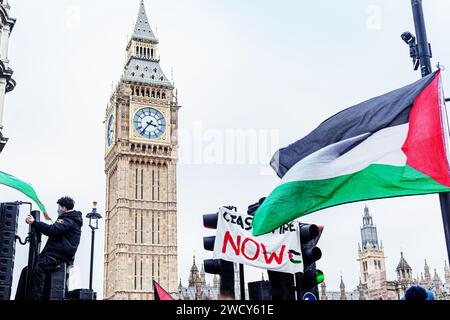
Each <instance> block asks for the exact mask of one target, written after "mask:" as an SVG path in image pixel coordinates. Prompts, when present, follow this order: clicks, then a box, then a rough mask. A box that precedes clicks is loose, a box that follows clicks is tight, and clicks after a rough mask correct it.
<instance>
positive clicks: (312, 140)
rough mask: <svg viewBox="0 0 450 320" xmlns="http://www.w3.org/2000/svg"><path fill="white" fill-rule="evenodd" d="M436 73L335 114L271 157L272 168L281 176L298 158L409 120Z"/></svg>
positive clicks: (300, 158)
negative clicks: (414, 107)
mask: <svg viewBox="0 0 450 320" xmlns="http://www.w3.org/2000/svg"><path fill="white" fill-rule="evenodd" d="M435 77H436V73H433V74H431V75H429V76H427V77H426V78H423V79H421V80H419V81H417V82H415V83H413V84H410V85H408V86H406V87H404V88H401V89H398V90H395V91H392V92H389V93H387V94H384V95H382V96H379V97H376V98H373V99H371V100H368V101H365V102H363V103H361V104H358V105H356V106H353V107H350V108H348V109H345V110H344V111H342V112H340V113H338V114H336V115H334V116H332V117H331V118H329V119H328V120H326V121H324V122H323V123H322V124H321V125H320V126H319V127H318V128H317V129H315V130H314V131H313V132H311V133H310V134H309V135H308V136H306V137H305V138H303V139H301V140H299V141H297V142H295V143H294V144H292V145H290V146H289V147H287V148H284V149H281V150H279V151H278V152H277V153H276V154H275V155H274V157H273V158H272V161H271V166H272V168H273V169H274V170H275V172H276V173H277V174H278V176H279V177H280V178H282V177H284V175H285V174H286V172H288V171H289V169H290V168H291V167H292V166H294V165H295V164H296V163H297V162H299V161H300V160H302V159H304V158H305V157H307V156H309V155H310V154H312V153H314V152H316V151H318V150H320V149H322V148H324V147H326V146H328V145H331V144H333V143H336V142H338V141H342V140H345V139H349V138H354V137H357V136H360V135H362V134H366V133H369V134H370V133H374V132H377V131H379V130H380V129H384V128H389V127H393V126H397V125H400V124H405V123H408V119H409V112H410V111H411V108H412V106H413V103H414V100H415V99H416V97H417V96H418V95H419V94H420V93H421V92H422V91H423V90H424V89H425V88H426V87H427V86H428V85H429V84H430V83H431V82H432V81H433V80H434V79H435Z"/></svg>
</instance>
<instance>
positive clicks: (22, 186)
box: [0, 172, 51, 221]
mask: <svg viewBox="0 0 450 320" xmlns="http://www.w3.org/2000/svg"><path fill="white" fill-rule="evenodd" d="M0 184H2V185H5V186H8V187H10V188H13V189H16V190H18V191H20V192H22V193H23V194H24V195H26V196H27V197H29V198H30V199H32V200H33V201H34V202H35V203H36V204H37V205H38V207H39V209H40V210H41V211H42V213H43V214H44V217H45V219H46V220H47V221H49V220H51V218H50V217H49V216H48V214H47V210H46V209H45V206H44V205H43V204H42V202H41V201H40V200H39V197H38V196H37V194H36V191H35V190H34V189H33V187H32V186H31V185H30V184H28V183H26V182H24V181H22V180H20V179H17V178H16V177H13V176H12V175H9V174H7V173H4V172H0Z"/></svg>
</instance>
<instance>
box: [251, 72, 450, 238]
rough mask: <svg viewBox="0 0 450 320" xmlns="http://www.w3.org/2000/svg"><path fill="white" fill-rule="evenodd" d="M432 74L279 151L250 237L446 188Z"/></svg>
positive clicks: (444, 124)
mask: <svg viewBox="0 0 450 320" xmlns="http://www.w3.org/2000/svg"><path fill="white" fill-rule="evenodd" d="M440 78H441V72H440V71H437V72H435V73H433V74H431V75H429V76H427V77H425V78H423V79H421V80H420V81H417V82H415V83H413V84H411V85H409V86H406V87H404V88H401V89H398V90H396V91H393V92H390V93H388V94H385V95H383V96H380V97H377V98H374V99H371V100H369V101H366V102H363V103H361V104H359V105H356V106H354V107H351V108H348V109H346V110H344V111H342V112H340V113H338V114H336V115H335V116H333V117H331V118H330V119H328V120H326V121H325V122H323V123H322V124H321V125H320V126H319V127H318V128H317V129H315V130H314V131H313V132H311V133H310V134H309V135H308V136H306V137H305V138H303V139H301V140H299V141H297V142H295V143H294V144H292V145H290V146H288V147H287V148H284V149H281V150H279V151H278V152H277V153H276V154H275V156H274V157H273V159H272V162H271V165H272V167H273V168H274V169H275V171H276V172H277V174H278V176H279V177H280V178H282V180H281V184H280V185H279V186H278V187H277V188H276V189H275V190H274V191H273V192H272V194H271V195H270V196H269V197H268V198H267V199H266V200H265V201H264V203H263V204H262V205H261V207H260V208H259V209H258V210H257V212H256V213H255V217H254V219H253V230H254V234H255V235H261V234H265V233H268V232H271V231H273V230H274V229H276V228H277V227H279V226H281V225H283V224H285V223H287V222H290V221H292V220H295V219H296V218H299V217H301V216H304V215H307V214H309V213H312V212H315V211H318V210H321V209H324V208H328V207H332V206H336V205H339V204H343V203H349V202H355V201H361V200H369V199H379V198H388V197H397V196H407V195H419V194H430V193H437V192H446V191H450V175H449V162H448V157H447V155H448V144H449V141H448V140H449V139H448V138H449V132H448V121H447V113H446V108H445V99H444V95H443V90H442V86H441V79H440Z"/></svg>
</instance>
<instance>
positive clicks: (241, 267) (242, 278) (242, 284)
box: [239, 264, 245, 301]
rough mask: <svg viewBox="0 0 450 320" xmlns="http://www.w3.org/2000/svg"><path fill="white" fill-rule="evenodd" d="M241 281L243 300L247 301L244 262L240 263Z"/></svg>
mask: <svg viewBox="0 0 450 320" xmlns="http://www.w3.org/2000/svg"><path fill="white" fill-rule="evenodd" d="M239 282H240V286H241V300H243V301H245V278H244V265H243V264H239Z"/></svg>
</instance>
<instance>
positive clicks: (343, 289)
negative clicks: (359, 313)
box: [339, 276, 347, 300]
mask: <svg viewBox="0 0 450 320" xmlns="http://www.w3.org/2000/svg"><path fill="white" fill-rule="evenodd" d="M339 288H340V291H341V296H340V299H341V300H347V295H346V294H345V284H344V280H343V279H342V276H341V283H340V285H339Z"/></svg>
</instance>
